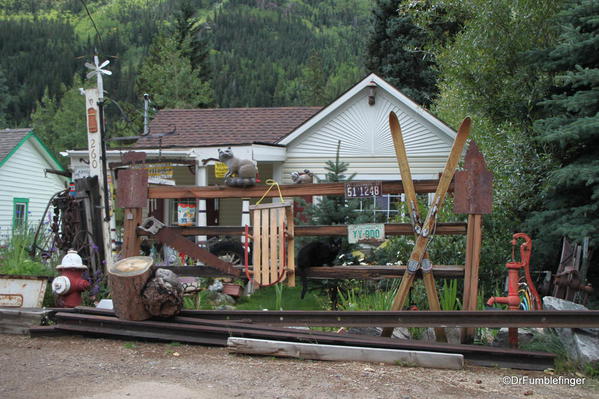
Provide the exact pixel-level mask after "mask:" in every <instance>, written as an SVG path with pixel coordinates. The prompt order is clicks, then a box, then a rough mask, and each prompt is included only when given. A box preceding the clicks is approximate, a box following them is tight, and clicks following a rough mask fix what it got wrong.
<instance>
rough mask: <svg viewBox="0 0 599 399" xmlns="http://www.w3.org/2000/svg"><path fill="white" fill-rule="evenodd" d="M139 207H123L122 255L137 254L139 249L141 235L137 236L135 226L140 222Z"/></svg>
mask: <svg viewBox="0 0 599 399" xmlns="http://www.w3.org/2000/svg"><path fill="white" fill-rule="evenodd" d="M141 217H142V209H141V208H125V221H124V228H125V234H124V237H123V250H122V252H123V257H124V258H128V257H131V256H138V255H139V253H140V250H141V237H139V236H137V226H139V225H140V224H141Z"/></svg>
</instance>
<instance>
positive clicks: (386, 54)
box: [366, 0, 437, 106]
mask: <svg viewBox="0 0 599 399" xmlns="http://www.w3.org/2000/svg"><path fill="white" fill-rule="evenodd" d="M402 2H403V1H397V0H377V2H376V5H375V8H374V31H373V33H372V36H371V37H370V41H369V44H368V60H367V62H366V66H367V68H369V69H370V70H371V71H372V72H375V73H376V74H378V75H380V76H381V77H382V78H384V79H385V80H387V81H388V82H389V83H391V84H392V85H394V86H395V87H397V88H398V89H399V90H400V91H402V92H403V93H404V94H405V95H407V96H408V97H410V98H412V99H413V100H414V101H416V102H417V103H419V104H421V105H424V106H428V105H430V104H431V102H432V100H433V99H434V97H435V95H436V94H437V88H436V80H437V76H436V73H435V70H434V65H435V64H434V60H433V57H432V55H431V54H430V53H427V52H426V51H425V48H424V46H425V44H426V39H427V34H426V32H425V31H424V30H422V29H421V28H419V27H418V26H417V25H416V24H414V22H413V21H412V17H411V16H410V15H408V14H406V13H404V12H402V13H400V12H399V10H398V8H399V7H400V4H401V3H402Z"/></svg>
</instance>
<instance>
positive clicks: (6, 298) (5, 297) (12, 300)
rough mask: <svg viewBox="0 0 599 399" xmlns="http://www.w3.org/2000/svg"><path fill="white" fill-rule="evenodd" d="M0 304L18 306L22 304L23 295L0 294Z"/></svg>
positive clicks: (11, 306) (10, 306)
mask: <svg viewBox="0 0 599 399" xmlns="http://www.w3.org/2000/svg"><path fill="white" fill-rule="evenodd" d="M0 306H2V307H9V308H20V307H22V306H23V295H21V294H0Z"/></svg>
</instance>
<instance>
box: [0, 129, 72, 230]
mask: <svg viewBox="0 0 599 399" xmlns="http://www.w3.org/2000/svg"><path fill="white" fill-rule="evenodd" d="M46 169H53V170H59V171H63V167H62V166H61V165H60V163H59V162H58V161H57V160H56V158H54V156H53V155H52V153H51V152H50V151H49V150H48V148H47V147H46V146H45V145H44V143H43V142H42V141H41V140H40V139H39V137H37V136H36V135H35V133H34V132H33V131H32V130H31V129H4V130H0V240H2V239H6V238H7V237H9V236H10V235H11V233H12V231H13V229H15V228H18V227H21V226H33V225H36V224H37V223H39V221H40V219H41V217H42V215H43V213H44V210H45V209H46V206H47V204H48V201H49V200H50V198H51V197H52V196H53V195H54V194H55V193H57V192H59V191H61V190H64V189H65V188H66V186H67V179H66V178H65V177H62V176H58V175H56V174H51V173H46V171H45V170H46Z"/></svg>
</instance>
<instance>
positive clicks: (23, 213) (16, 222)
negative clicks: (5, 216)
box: [12, 198, 29, 228]
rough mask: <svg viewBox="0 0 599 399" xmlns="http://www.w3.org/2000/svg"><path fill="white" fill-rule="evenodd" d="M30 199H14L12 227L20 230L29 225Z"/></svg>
mask: <svg viewBox="0 0 599 399" xmlns="http://www.w3.org/2000/svg"><path fill="white" fill-rule="evenodd" d="M28 213H29V198H13V214H12V226H13V228H18V227H21V226H26V225H27V214H28Z"/></svg>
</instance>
